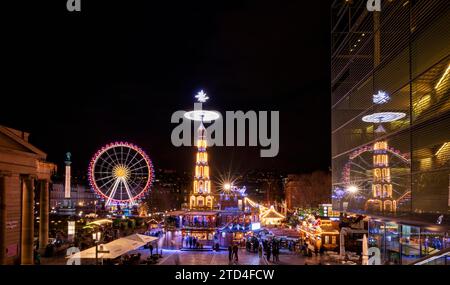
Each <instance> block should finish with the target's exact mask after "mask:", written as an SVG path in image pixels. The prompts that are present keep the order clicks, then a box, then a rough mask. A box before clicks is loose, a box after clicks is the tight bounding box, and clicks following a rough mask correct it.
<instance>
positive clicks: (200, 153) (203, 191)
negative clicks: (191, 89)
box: [184, 90, 219, 209]
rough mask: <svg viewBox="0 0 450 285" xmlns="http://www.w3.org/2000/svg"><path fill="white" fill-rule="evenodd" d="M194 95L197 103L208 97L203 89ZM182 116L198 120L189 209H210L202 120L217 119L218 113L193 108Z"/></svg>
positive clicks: (205, 140)
mask: <svg viewBox="0 0 450 285" xmlns="http://www.w3.org/2000/svg"><path fill="white" fill-rule="evenodd" d="M195 97H196V98H197V100H198V102H199V103H204V102H206V100H208V99H209V98H208V97H207V96H206V93H204V92H203V90H202V91H200V92H199V93H198V94H197V95H196V96H195ZM184 116H185V117H186V118H187V119H189V120H193V121H199V122H200V126H199V127H198V129H197V140H196V146H197V154H196V162H195V174H194V184H193V189H192V192H191V195H190V197H189V209H212V208H213V206H214V197H213V195H212V194H211V180H210V171H209V166H208V153H207V151H206V148H207V136H206V128H205V126H204V125H203V122H205V121H206V122H210V121H213V120H217V119H218V118H219V114H218V113H217V112H213V111H206V110H194V111H190V112H187V113H186V114H185V115H184Z"/></svg>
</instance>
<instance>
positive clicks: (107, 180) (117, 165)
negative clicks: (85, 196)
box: [89, 142, 154, 206]
mask: <svg viewBox="0 0 450 285" xmlns="http://www.w3.org/2000/svg"><path fill="white" fill-rule="evenodd" d="M153 177H154V172H153V165H152V162H151V160H150V158H149V157H148V156H147V154H146V153H145V152H144V151H143V150H142V149H141V148H139V147H137V146H136V145H133V144H130V143H127V142H115V143H111V144H108V145H106V146H104V147H102V148H101V149H100V150H98V151H97V153H96V154H95V155H94V157H93V158H92V160H91V163H90V165H89V181H90V183H91V186H92V188H93V189H94V190H95V191H96V192H97V193H98V194H99V195H100V196H102V197H103V198H104V199H105V200H106V205H107V206H110V205H112V204H113V203H115V204H121V205H128V206H133V205H135V204H136V201H137V200H139V199H140V198H142V197H143V195H144V194H145V193H146V192H147V191H148V190H149V189H150V186H151V184H152V182H153Z"/></svg>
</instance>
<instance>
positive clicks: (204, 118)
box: [184, 110, 220, 122]
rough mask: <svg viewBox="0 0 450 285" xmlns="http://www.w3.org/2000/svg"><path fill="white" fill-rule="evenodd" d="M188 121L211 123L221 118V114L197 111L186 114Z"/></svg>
mask: <svg viewBox="0 0 450 285" xmlns="http://www.w3.org/2000/svg"><path fill="white" fill-rule="evenodd" d="M184 117H185V118H186V119H189V120H192V121H199V122H211V121H214V120H217V119H219V118H220V115H219V113H217V112H214V111H206V110H195V111H189V112H186V113H184Z"/></svg>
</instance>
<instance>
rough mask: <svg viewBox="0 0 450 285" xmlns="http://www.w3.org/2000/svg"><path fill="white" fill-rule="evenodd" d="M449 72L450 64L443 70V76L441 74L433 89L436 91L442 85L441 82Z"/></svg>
mask: <svg viewBox="0 0 450 285" xmlns="http://www.w3.org/2000/svg"><path fill="white" fill-rule="evenodd" d="M449 71H450V64H449V65H448V66H447V69H446V70H445V72H444V74H442V77H441V79H439V81H438V83H436V86H435V87H434V89H438V88H439V86H440V85H441V84H442V82H443V81H444V79H445V78H446V77H447V74H448V73H449Z"/></svg>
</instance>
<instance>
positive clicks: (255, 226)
mask: <svg viewBox="0 0 450 285" xmlns="http://www.w3.org/2000/svg"><path fill="white" fill-rule="evenodd" d="M260 228H261V223H252V231H256V230H259V229H260Z"/></svg>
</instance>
